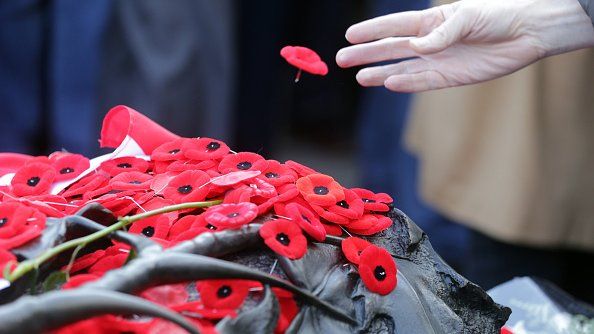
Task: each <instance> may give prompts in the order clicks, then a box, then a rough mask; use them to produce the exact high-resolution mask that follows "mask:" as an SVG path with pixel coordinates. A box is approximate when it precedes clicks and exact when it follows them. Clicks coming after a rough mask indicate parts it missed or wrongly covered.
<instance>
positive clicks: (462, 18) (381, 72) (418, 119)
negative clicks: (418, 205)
mask: <svg viewBox="0 0 594 334" xmlns="http://www.w3.org/2000/svg"><path fill="white" fill-rule="evenodd" d="M580 4H581V5H582V6H580ZM593 11H594V4H593V3H592V1H589V0H582V1H581V3H580V2H578V1H576V0H560V1H553V0H543V1H511V0H508V1H500V2H489V1H473V0H462V1H459V2H457V3H454V4H446V5H443V6H439V7H434V8H432V9H429V10H427V11H421V12H405V13H398V14H392V15H389V16H384V17H380V18H376V19H373V20H369V21H366V22H363V23H359V24H357V25H354V26H352V27H351V28H349V30H348V31H347V39H348V40H349V41H350V42H352V43H365V44H359V45H356V46H352V47H349V48H347V49H345V50H341V51H339V53H338V54H337V62H338V64H339V65H341V66H354V65H360V64H367V63H372V62H377V61H382V60H391V59H399V58H409V59H408V60H406V61H404V62H400V63H397V64H391V65H387V66H383V67H370V68H366V69H363V70H361V71H360V72H359V73H358V75H357V80H358V81H359V82H360V83H361V84H362V85H364V86H377V85H383V86H385V87H387V88H388V89H390V90H394V91H405V92H417V91H424V90H429V89H437V88H445V87H453V86H460V85H466V84H471V83H478V82H483V81H488V80H491V79H496V78H499V77H501V76H504V75H507V74H510V73H513V74H511V75H510V76H507V77H504V78H501V79H497V80H495V81H491V82H487V83H483V84H481V85H476V86H468V87H460V88H455V89H449V90H444V91H437V92H431V93H425V94H423V95H421V96H420V98H419V100H418V103H417V105H416V108H415V111H414V115H413V118H412V119H411V121H410V124H409V128H408V130H407V131H408V134H407V141H408V144H409V146H410V147H411V149H412V150H413V151H414V152H415V154H416V155H417V156H418V157H419V160H420V166H421V169H420V173H421V192H422V195H423V198H424V199H426V200H427V201H428V202H429V203H431V204H432V205H434V206H435V207H437V208H438V209H439V211H440V212H442V213H443V214H445V215H447V216H448V217H451V218H453V219H455V220H458V221H460V222H462V223H464V224H466V225H468V226H470V227H472V228H473V229H474V232H473V233H472V234H471V236H470V239H471V243H470V254H471V258H470V259H469V261H468V264H469V265H470V268H469V272H468V273H467V274H468V276H469V278H470V279H471V280H475V281H477V283H479V284H481V285H483V286H484V287H486V288H490V287H492V286H494V285H496V284H498V283H502V282H503V281H505V280H507V279H510V278H512V277H513V276H515V275H535V276H540V277H544V278H548V279H551V280H552V281H554V282H556V283H557V284H559V285H561V286H562V287H563V288H564V289H566V290H567V291H568V292H570V293H572V294H574V295H575V296H576V297H578V298H580V299H583V300H586V301H589V302H593V301H594V289H592V287H591V283H592V282H593V281H594V266H593V265H592V264H593V263H594V202H593V199H594V174H593V172H592V171H594V131H592V129H593V128H594V112H593V110H592V105H594V94H593V93H594V71H592V69H593V68H594V66H593V65H594V52H593V50H591V49H589V50H582V51H580V52H574V53H571V54H566V55H562V56H557V57H553V58H548V59H546V60H544V61H541V62H539V63H537V64H534V65H531V66H528V67H526V68H524V67H525V66H527V65H529V64H531V63H533V62H535V61H537V60H539V59H542V58H545V57H549V56H554V55H558V54H561V53H565V52H569V51H572V50H577V49H582V48H588V47H591V46H594V27H593V21H592V15H593ZM394 36H395V37H394ZM406 36H412V37H406ZM417 36H418V37H417ZM373 40H380V41H376V42H372V41H373ZM522 68H524V69H522ZM516 71H517V72H516ZM514 72H516V73H514Z"/></svg>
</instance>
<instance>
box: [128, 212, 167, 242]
mask: <svg viewBox="0 0 594 334" xmlns="http://www.w3.org/2000/svg"><path fill="white" fill-rule="evenodd" d="M128 232H130V233H134V234H142V235H144V236H145V237H147V238H153V237H154V238H158V239H165V238H167V234H168V233H169V217H167V216H161V215H159V216H152V217H148V218H145V219H141V220H139V221H136V222H134V223H132V225H130V230H128Z"/></svg>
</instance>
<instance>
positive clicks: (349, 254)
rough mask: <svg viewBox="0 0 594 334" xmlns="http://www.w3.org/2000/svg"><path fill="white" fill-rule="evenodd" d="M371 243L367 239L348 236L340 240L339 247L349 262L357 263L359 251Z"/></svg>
mask: <svg viewBox="0 0 594 334" xmlns="http://www.w3.org/2000/svg"><path fill="white" fill-rule="evenodd" d="M371 245H372V243H370V242H369V241H367V240H363V239H361V238H357V237H348V238H346V239H344V240H343V241H342V242H341V244H340V247H341V248H342V253H343V254H344V256H345V257H346V258H347V260H349V261H350V262H351V263H354V264H359V261H360V258H361V252H362V251H363V250H365V248H367V247H369V246H371Z"/></svg>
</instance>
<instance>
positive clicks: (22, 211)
mask: <svg viewBox="0 0 594 334" xmlns="http://www.w3.org/2000/svg"><path fill="white" fill-rule="evenodd" d="M45 219H46V217H45V215H44V214H43V213H41V212H39V210H37V209H34V208H32V207H29V206H26V205H23V204H21V203H18V202H9V203H0V249H12V248H15V247H18V246H21V245H23V244H25V243H27V242H29V241H31V240H33V239H35V238H37V237H38V236H39V235H41V232H42V231H43V229H44V228H45Z"/></svg>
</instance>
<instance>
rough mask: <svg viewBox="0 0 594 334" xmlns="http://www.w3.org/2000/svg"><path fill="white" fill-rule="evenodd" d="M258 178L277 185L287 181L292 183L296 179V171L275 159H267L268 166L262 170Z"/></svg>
mask: <svg viewBox="0 0 594 334" xmlns="http://www.w3.org/2000/svg"><path fill="white" fill-rule="evenodd" d="M259 178H261V179H263V180H265V181H266V182H268V183H270V184H272V185H273V186H275V187H278V186H282V185H284V184H287V183H294V182H295V181H296V180H297V173H296V172H295V171H293V170H292V169H291V168H289V167H287V166H285V165H283V164H281V163H280V162H278V161H276V160H268V167H267V168H266V169H265V170H263V171H262V175H260V176H259Z"/></svg>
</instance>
